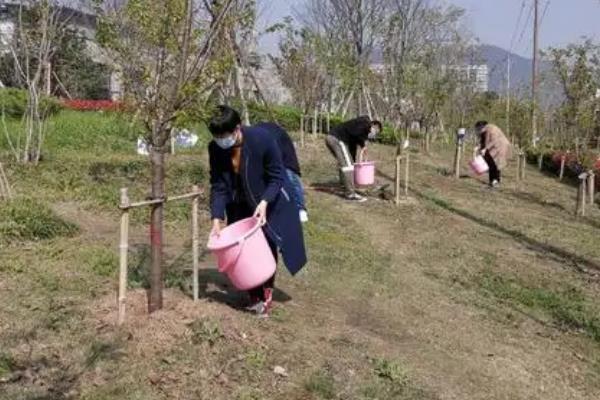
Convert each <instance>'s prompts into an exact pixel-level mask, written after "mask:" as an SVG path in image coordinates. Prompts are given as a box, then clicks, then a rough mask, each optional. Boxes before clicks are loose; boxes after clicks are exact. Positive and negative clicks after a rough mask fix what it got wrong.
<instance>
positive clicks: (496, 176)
mask: <svg viewBox="0 0 600 400" xmlns="http://www.w3.org/2000/svg"><path fill="white" fill-rule="evenodd" d="M483 158H484V159H485V162H486V163H487V165H488V167H489V171H488V172H489V175H490V185H491V184H492V182H494V181H498V183H500V170H499V169H498V166H497V165H496V161H494V158H493V157H492V156H491V155H490V153H488V152H486V153H485V155H484V156H483Z"/></svg>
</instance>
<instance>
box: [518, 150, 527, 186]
mask: <svg viewBox="0 0 600 400" xmlns="http://www.w3.org/2000/svg"><path fill="white" fill-rule="evenodd" d="M526 165H527V158H526V156H525V152H524V151H522V150H521V152H520V153H519V180H521V181H523V180H525V166H526Z"/></svg>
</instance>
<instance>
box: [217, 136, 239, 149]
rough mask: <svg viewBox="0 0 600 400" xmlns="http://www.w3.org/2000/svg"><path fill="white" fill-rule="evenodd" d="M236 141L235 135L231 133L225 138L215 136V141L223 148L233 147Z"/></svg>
mask: <svg viewBox="0 0 600 400" xmlns="http://www.w3.org/2000/svg"><path fill="white" fill-rule="evenodd" d="M235 142H236V140H235V135H229V136H226V137H223V138H215V143H216V144H217V146H219V147H220V148H222V149H223V150H227V149H230V148H232V147H233V146H235Z"/></svg>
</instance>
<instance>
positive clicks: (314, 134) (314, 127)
mask: <svg viewBox="0 0 600 400" xmlns="http://www.w3.org/2000/svg"><path fill="white" fill-rule="evenodd" d="M318 118H319V111H318V109H317V106H315V109H314V110H313V120H312V137H313V138H315V137H317V119H318Z"/></svg>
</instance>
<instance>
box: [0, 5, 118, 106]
mask: <svg viewBox="0 0 600 400" xmlns="http://www.w3.org/2000/svg"><path fill="white" fill-rule="evenodd" d="M21 3H23V4H24V5H27V3H28V2H27V1H21V0H0V53H7V52H9V51H10V49H9V47H8V46H9V45H10V43H11V40H12V37H13V35H14V33H15V21H16V17H17V15H18V8H19V6H20V4H21ZM52 3H53V4H55V5H57V6H58V7H60V12H61V13H63V14H64V15H65V18H68V20H69V23H70V25H71V26H72V27H73V28H74V29H76V31H77V32H78V33H79V34H80V35H82V37H83V38H84V39H86V43H87V48H88V52H89V55H90V57H91V58H92V59H93V60H94V61H95V62H97V63H101V64H108V63H109V60H107V58H106V57H105V56H104V54H103V52H102V50H101V49H100V47H99V46H98V44H97V43H96V41H95V35H96V14H95V12H94V8H93V1H92V0H53V2H52ZM107 84H108V87H109V90H110V95H111V98H112V99H113V100H116V99H118V98H119V96H120V94H121V82H120V80H119V79H118V77H117V76H116V75H115V74H114V73H113V74H111V76H110V82H107Z"/></svg>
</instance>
